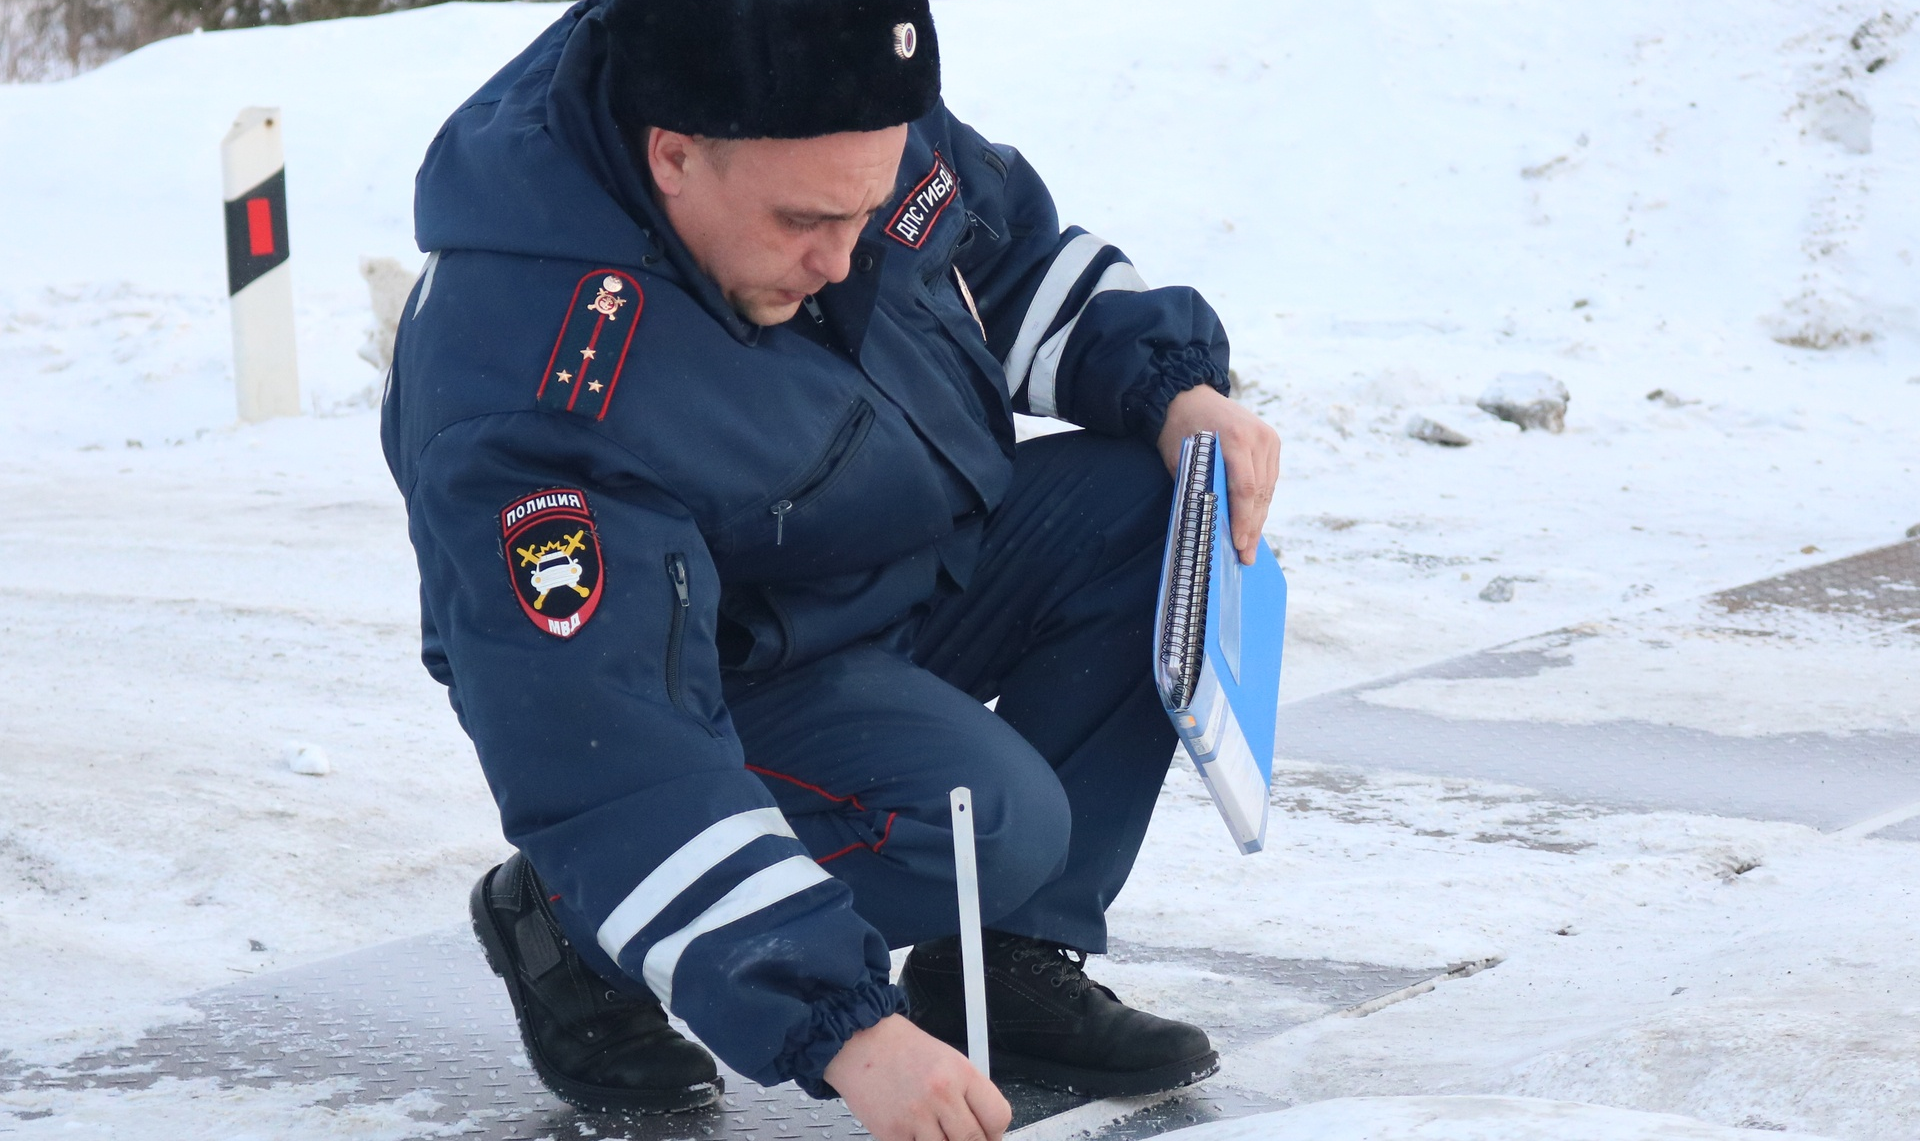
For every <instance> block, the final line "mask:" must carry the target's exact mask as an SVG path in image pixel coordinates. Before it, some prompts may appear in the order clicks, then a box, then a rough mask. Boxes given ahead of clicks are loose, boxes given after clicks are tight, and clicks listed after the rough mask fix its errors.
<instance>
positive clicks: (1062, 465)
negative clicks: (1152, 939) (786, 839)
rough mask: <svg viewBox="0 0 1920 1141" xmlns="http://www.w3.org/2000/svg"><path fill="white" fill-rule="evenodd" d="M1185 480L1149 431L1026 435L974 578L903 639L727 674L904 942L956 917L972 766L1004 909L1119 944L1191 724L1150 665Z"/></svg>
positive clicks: (1032, 925) (821, 851) (792, 804)
mask: <svg viewBox="0 0 1920 1141" xmlns="http://www.w3.org/2000/svg"><path fill="white" fill-rule="evenodd" d="M1171 494H1172V483H1171V481H1170V480H1169V479H1168V477H1167V473H1166V468H1165V466H1164V465H1163V464H1162V463H1161V460H1160V457H1159V455H1158V454H1157V453H1156V452H1155V451H1154V449H1152V448H1151V447H1148V446H1146V445H1144V444H1141V443H1137V442H1133V441H1126V440H1115V439H1110V438H1107V437H1102V436H1095V435H1092V434H1090V433H1086V432H1073V433H1065V434H1061V435H1054V436H1043V437H1040V438H1038V439H1034V440H1029V441H1026V442H1025V443H1022V444H1021V445H1020V446H1019V448H1018V450H1017V453H1016V458H1015V461H1014V477H1013V486H1012V489H1011V490H1010V491H1009V492H1008V495H1007V497H1006V499H1005V501H1004V502H1003V503H1002V504H1001V505H1000V507H999V509H998V510H997V511H995V512H994V513H993V515H992V516H991V517H990V518H989V519H988V522H987V526H986V532H985V536H984V540H983V546H982V550H981V556H980V562H979V565H978V566H977V567H976V568H975V571H974V574H973V578H972V581H971V582H970V583H969V585H968V588H967V590H966V591H965V592H964V593H961V594H958V595H955V596H953V597H950V598H947V599H945V600H943V601H942V602H941V603H940V604H939V605H938V606H937V607H936V608H935V609H934V610H933V611H932V612H931V613H930V614H928V615H927V616H926V618H925V620H924V621H923V622H921V623H920V624H919V625H918V627H917V628H916V629H915V630H913V631H911V632H910V636H909V637H904V638H902V639H899V640H898V643H897V644H893V645H882V644H874V643H867V644H861V645H857V646H853V647H849V648H848V649H845V650H842V651H840V652H838V653H835V654H832V655H829V656H828V657H826V658H823V659H821V660H819V661H817V662H813V663H811V664H809V665H806V666H803V667H800V668H798V669H794V670H789V671H785V672H782V673H780V674H777V675H773V676H771V677H769V676H765V675H761V676H759V677H756V678H753V679H752V680H750V681H749V680H741V681H738V682H736V683H734V684H730V685H729V686H728V692H727V704H728V707H729V709H730V710H731V711H732V713H733V720H734V725H735V727H736V728H737V730H738V732H739V734H740V739H741V742H742V744H743V745H744V746H745V749H746V759H747V764H748V766H749V767H750V768H752V769H753V771H755V772H756V773H758V774H759V775H760V777H761V779H762V780H763V781H765V783H766V785H767V787H768V788H769V789H770V790H772V792H773V795H774V798H775V799H776V801H777V802H778V803H779V805H780V809H781V811H782V812H784V813H785V814H786V816H787V819H788V820H789V821H790V822H791V823H792V825H793V828H794V831H795V833H796V834H797V835H798V836H799V837H800V840H801V841H802V842H803V843H804V844H806V845H807V848H808V850H809V851H811V852H812V853H813V855H814V858H815V859H817V860H819V861H820V862H821V865H822V866H823V867H824V868H825V869H826V870H827V871H829V872H831V873H833V874H834V875H835V876H837V877H839V878H840V879H841V880H843V881H845V882H846V883H847V884H848V885H849V886H851V887H852V888H853V892H854V901H855V907H856V908H857V909H858V910H859V912H860V914H861V916H862V917H864V918H865V919H866V920H867V921H868V922H870V923H872V924H873V925H874V926H875V927H876V928H878V929H879V931H880V933H881V934H882V935H884V936H885V937H886V939H887V942H888V944H889V945H890V946H895V947H902V946H907V945H909V944H912V943H916V942H919V941H921V940H924V939H929V938H935V937H938V936H942V935H951V934H953V933H954V932H955V931H957V930H958V928H959V920H958V912H957V907H956V904H955V902H954V883H953V838H952V833H951V831H950V830H949V829H950V825H949V808H948V799H947V798H948V793H949V791H950V790H951V789H952V788H953V787H954V786H955V785H962V784H964V785H967V786H968V787H970V788H971V789H972V790H973V799H974V806H975V821H974V827H975V831H976V842H977V845H978V855H979V866H980V881H981V882H980V890H981V903H980V906H981V916H982V919H983V921H984V922H985V923H986V925H987V926H988V927H991V928H992V929H994V930H997V931H1005V932H1009V933H1012V934H1017V935H1030V936H1034V937H1038V938H1042V939H1048V940H1052V941H1055V942H1059V943H1064V944H1066V945H1068V946H1070V947H1074V948H1077V949H1079V950H1082V951H1089V952H1101V951H1104V950H1106V939H1107V932H1106V910H1107V905H1108V904H1110V903H1111V902H1112V901H1113V899H1114V896H1115V895H1117V894H1118V893H1119V891H1120V888H1121V886H1122V885H1123V884H1125V883H1126V879H1127V875H1128V873H1129V872H1130V871H1132V869H1133V861H1134V857H1135V856H1136V855H1137V854H1138V852H1139V850H1140V843H1141V841H1142V839H1143V838H1144V837H1145V835H1146V830H1147V821H1148V819H1149V817H1150V816H1151V815H1152V813H1153V805H1154V801H1155V799H1156V797H1157V796H1158V794H1159V790H1160V785H1161V782H1162V781H1163V780H1164V779H1165V776H1166V770H1167V764H1168V762H1169V761H1170V760H1171V759H1172V754H1173V746H1174V743H1175V738H1174V733H1173V728H1172V726H1171V725H1170V723H1169V722H1168V720H1167V715H1166V713H1165V712H1164V711H1163V710H1162V709H1161V707H1160V702H1159V698H1158V695H1157V694H1156V693H1155V691H1154V687H1153V682H1152V670H1151V665H1152V625H1153V612H1154V596H1155V591H1156V589H1157V587H1158V584H1159V577H1160V563H1161V554H1162V551H1163V549H1164V547H1165V543H1166V528H1167V511H1168V507H1169V503H1170V498H1171ZM995 697H997V698H999V701H998V702H997V704H996V708H995V709H994V710H989V709H987V708H986V707H985V706H984V705H983V704H982V703H983V702H985V701H987V700H988V699H991V698H995Z"/></svg>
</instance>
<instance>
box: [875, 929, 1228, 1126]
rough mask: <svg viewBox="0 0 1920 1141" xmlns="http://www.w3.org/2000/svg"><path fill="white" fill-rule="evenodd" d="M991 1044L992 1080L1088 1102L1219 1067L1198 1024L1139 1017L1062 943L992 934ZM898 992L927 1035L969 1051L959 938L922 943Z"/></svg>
mask: <svg viewBox="0 0 1920 1141" xmlns="http://www.w3.org/2000/svg"><path fill="white" fill-rule="evenodd" d="M984 941H985V944H986V947H985V951H986V954H985V956H984V958H985V960H986V976H987V1043H988V1046H989V1047H990V1053H991V1061H992V1065H993V1076H994V1077H995V1078H996V1079H998V1078H1025V1079H1026V1080H1028V1081H1031V1082H1035V1083H1038V1084H1040V1085H1044V1086H1051V1087H1053V1088H1055V1089H1064V1090H1068V1091H1070V1092H1073V1093H1078V1094H1085V1095H1087V1096H1089V1097H1132V1096H1136V1095H1139V1094H1147V1093H1158V1092H1159V1091H1161V1090H1169V1089H1174V1088H1176V1087H1179V1086H1184V1085H1191V1084H1192V1083H1194V1082H1197V1081H1199V1080H1200V1079H1202V1078H1204V1077H1207V1076H1209V1075H1210V1074H1212V1073H1213V1072H1214V1071H1215V1070H1217V1069H1219V1068H1220V1055H1219V1054H1217V1053H1215V1052H1214V1050H1213V1046H1212V1044H1211V1043H1209V1042H1208V1041H1207V1035H1206V1032H1205V1031H1203V1030H1201V1029H1200V1028H1199V1027H1198V1026H1190V1025H1188V1024H1187V1023H1185V1022H1175V1021H1174V1020H1172V1019H1170V1018H1161V1017H1159V1016H1157V1015H1152V1014H1148V1013H1147V1012H1145V1011H1143V1010H1135V1009H1133V1008H1132V1007H1130V1006H1127V1005H1126V1004H1125V1003H1123V1002H1121V1001H1120V999H1119V997H1118V996H1116V995H1115V994H1114V993H1113V992H1112V991H1111V990H1108V989H1107V988H1106V987H1103V986H1101V985H1100V984H1099V983H1096V982H1094V981H1093V980H1092V979H1089V978H1088V977H1087V976H1086V972H1085V971H1084V970H1083V969H1082V968H1083V967H1085V965H1086V961H1087V957H1086V956H1085V955H1080V956H1079V957H1078V958H1076V957H1074V953H1073V952H1071V951H1069V950H1068V949H1067V948H1065V947H1062V946H1061V945H1059V944H1058V943H1048V942H1045V941H1043V940H1039V939H1029V938H1027V937H1025V936H1022V935H1007V934H1003V933H1001V932H998V931H988V932H985V940H984ZM900 985H901V986H903V987H905V988H906V992H907V1003H908V1005H909V1007H910V1008H911V1009H910V1012H909V1014H908V1017H910V1018H911V1019H913V1021H914V1023H915V1024H917V1025H918V1026H919V1027H920V1028H921V1029H922V1030H925V1031H926V1032H927V1033H929V1034H931V1035H933V1036H934V1037H936V1038H939V1039H941V1040H942V1041H944V1042H947V1043H949V1044H950V1045H952V1046H954V1047H956V1048H958V1049H961V1050H965V1049H966V1041H967V1015H966V1003H965V998H964V997H963V995H962V993H961V980H960V940H959V939H957V938H950V939H939V940H935V941H933V942H929V943H922V944H920V945H919V946H917V947H915V948H914V949H913V953H912V954H911V955H909V956H907V965H906V967H905V968H904V969H903V970H902V971H901V974H900Z"/></svg>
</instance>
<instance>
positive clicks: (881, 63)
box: [607, 0, 940, 139]
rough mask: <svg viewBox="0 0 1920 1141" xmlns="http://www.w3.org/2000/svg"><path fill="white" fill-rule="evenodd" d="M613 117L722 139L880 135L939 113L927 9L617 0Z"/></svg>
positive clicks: (903, 3)
mask: <svg viewBox="0 0 1920 1141" xmlns="http://www.w3.org/2000/svg"><path fill="white" fill-rule="evenodd" d="M607 29H608V31H609V33H610V34H611V37H612V45H613V58H612V75H611V80H612V99H613V112H614V115H615V116H616V117H618V118H619V119H620V121H621V122H622V123H625V124H628V125H630V126H640V125H646V126H650V127H663V128H665V129H666V130H669V131H679V132H680V133H682V134H688V135H704V136H706V137H708V138H716V139H755V138H759V139H767V138H772V139H805V138H813V137H815V136H818V135H831V134H837V133H839V132H841V131H877V130H880V129H881V128H884V127H892V126H895V125H897V124H900V123H906V122H910V121H912V120H914V119H918V118H919V117H920V116H922V115H925V114H926V113H927V112H929V111H931V110H933V107H934V104H935V103H936V102H937V101H938V100H939V98H940V45H939V42H938V41H937V40H936V39H935V38H934V34H933V15H932V13H931V12H930V11H929V10H928V6H927V0H613V2H612V3H611V4H610V5H609V7H608V9H607Z"/></svg>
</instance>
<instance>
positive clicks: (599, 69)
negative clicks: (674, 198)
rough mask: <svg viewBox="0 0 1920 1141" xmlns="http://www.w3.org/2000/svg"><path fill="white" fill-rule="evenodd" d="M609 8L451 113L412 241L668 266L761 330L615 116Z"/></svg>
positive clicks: (428, 172) (589, 14) (710, 301)
mask: <svg viewBox="0 0 1920 1141" xmlns="http://www.w3.org/2000/svg"><path fill="white" fill-rule="evenodd" d="M606 8H607V0H582V2H581V3H579V4H576V5H574V6H573V7H572V8H569V9H568V10H567V12H566V14H565V15H563V16H561V17H560V18H559V19H558V20H556V21H554V23H553V25H552V26H551V27H549V28H548V29H547V30H546V31H544V32H542V33H541V34H540V35H539V37H538V38H536V39H535V40H534V41H533V43H531V44H529V45H527V48H526V50H524V51H522V52H521V53H520V54H519V55H518V56H516V57H515V58H514V59H513V61H512V62H510V63H508V64H507V65H506V66H505V67H503V68H501V69H500V71H499V72H498V73H496V74H495V75H494V76H493V78H491V79H489V80H487V82H486V83H485V84H484V85H482V86H481V88H480V90H478V91H476V92H474V93H473V95H471V96H470V97H468V99H467V101H466V102H465V103H463V104H461V106H460V108H459V110H457V111H455V112H454V113H453V115H452V116H451V117H450V118H448V120H447V122H446V124H445V125H444V126H442V127H441V128H440V133H439V134H438V135H436V136H434V140H433V142H432V143H431V144H430V145H429V146H428V147H427V157H426V160H425V161H424V162H423V163H421V165H420V172H419V174H417V175H416V176H415V177H414V200H413V217H414V241H415V243H416V244H417V245H418V246H419V247H420V249H421V251H422V252H428V253H430V252H435V251H441V250H483V251H488V252H493V253H503V254H518V255H522V256H526V257H537V258H557V259H564V260H569V261H583V262H593V263H596V264H599V265H623V266H645V267H647V268H649V269H652V270H654V271H655V272H663V271H667V270H668V267H669V266H670V267H671V271H667V272H665V276H668V277H671V278H674V279H676V280H677V281H678V283H679V284H680V285H681V286H682V287H683V288H685V289H686V290H687V291H688V292H689V293H691V294H693V295H694V297H695V298H696V299H697V300H698V301H700V303H701V305H702V306H703V307H704V308H705V309H707V310H708V311H709V312H710V313H712V314H713V316H714V318H715V320H717V321H719V322H720V323H721V324H722V325H723V326H725V327H726V328H727V330H728V331H729V332H731V333H733V335H734V336H736V337H738V338H739V339H741V340H743V341H749V342H751V341H752V340H753V339H754V338H755V337H756V336H757V333H758V330H757V329H756V327H755V326H753V325H750V324H748V323H747V322H746V321H744V320H742V319H741V318H740V316H739V315H738V314H736V313H735V312H734V311H733V309H732V307H731V306H729V305H728V304H727V303H726V299H725V298H724V297H722V296H721V294H720V290H719V288H718V287H717V286H715V285H714V284H713V282H712V281H711V280H710V279H708V278H707V276H706V275H705V274H704V273H702V272H700V270H699V269H698V267H697V266H696V265H695V264H694V262H693V259H692V257H691V255H689V254H688V253H687V251H686V248H685V247H684V246H682V245H681V244H680V241H679V239H678V236H677V235H675V234H674V233H673V228H672V227H671V226H670V225H668V224H667V222H666V219H665V218H664V217H663V216H662V215H661V213H660V212H659V209H658V207H657V206H655V204H654V202H653V197H652V194H651V193H650V191H649V188H648V186H647V180H646V178H645V176H643V175H642V174H641V172H640V169H639V167H638V166H637V165H636V164H635V163H634V161H633V160H632V158H631V156H630V154H629V151H628V149H627V145H626V142H625V141H624V139H623V138H622V135H621V132H620V130H619V128H618V126H617V125H616V124H615V122H614V119H613V114H612V111H611V110H610V108H611V102H610V99H609V87H608V73H609V68H608V64H607V58H608V54H609V35H608V31H607V26H606V19H605V17H606ZM663 259H664V261H665V262H666V263H667V265H665V266H662V265H659V264H657V263H660V262H661V261H662V260H663Z"/></svg>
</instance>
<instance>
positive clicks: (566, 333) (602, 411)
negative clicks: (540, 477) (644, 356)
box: [533, 269, 646, 420]
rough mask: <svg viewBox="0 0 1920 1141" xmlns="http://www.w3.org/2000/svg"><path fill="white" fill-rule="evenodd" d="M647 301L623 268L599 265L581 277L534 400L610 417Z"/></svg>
mask: <svg viewBox="0 0 1920 1141" xmlns="http://www.w3.org/2000/svg"><path fill="white" fill-rule="evenodd" d="M645 305H646V295H645V294H643V293H642V292H641V291H640V283H639V282H638V281H635V280H634V279H633V278H632V277H631V276H630V275H628V274H625V273H622V272H620V271H619V270H617V269H596V270H594V271H593V272H592V273H590V274H587V275H586V276H585V277H583V278H581V279H580V284H578V285H576V286H574V287H573V299H572V300H571V301H569V302H567V315H566V318H565V319H564V320H563V321H561V322H560V336H559V337H558V338H556V339H555V340H554V342H553V356H552V357H550V358H548V360H547V371H546V373H545V374H543V375H542V376H541V377H540V387H539V389H537V390H536V391H535V392H534V397H533V399H534V403H535V404H537V405H539V406H540V407H541V408H551V409H553V410H554V411H556V412H573V413H576V414H578V415H581V416H591V417H593V418H594V419H595V420H604V419H606V418H607V409H608V407H609V406H611V405H612V403H613V390H614V387H615V386H616V385H618V384H619V383H620V370H621V369H622V368H624V367H625V366H626V363H627V349H628V348H629V347H630V346H631V345H632V344H633V331H634V330H635V329H636V328H638V327H639V325H640V310H641V308H642V307H643V306H645Z"/></svg>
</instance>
